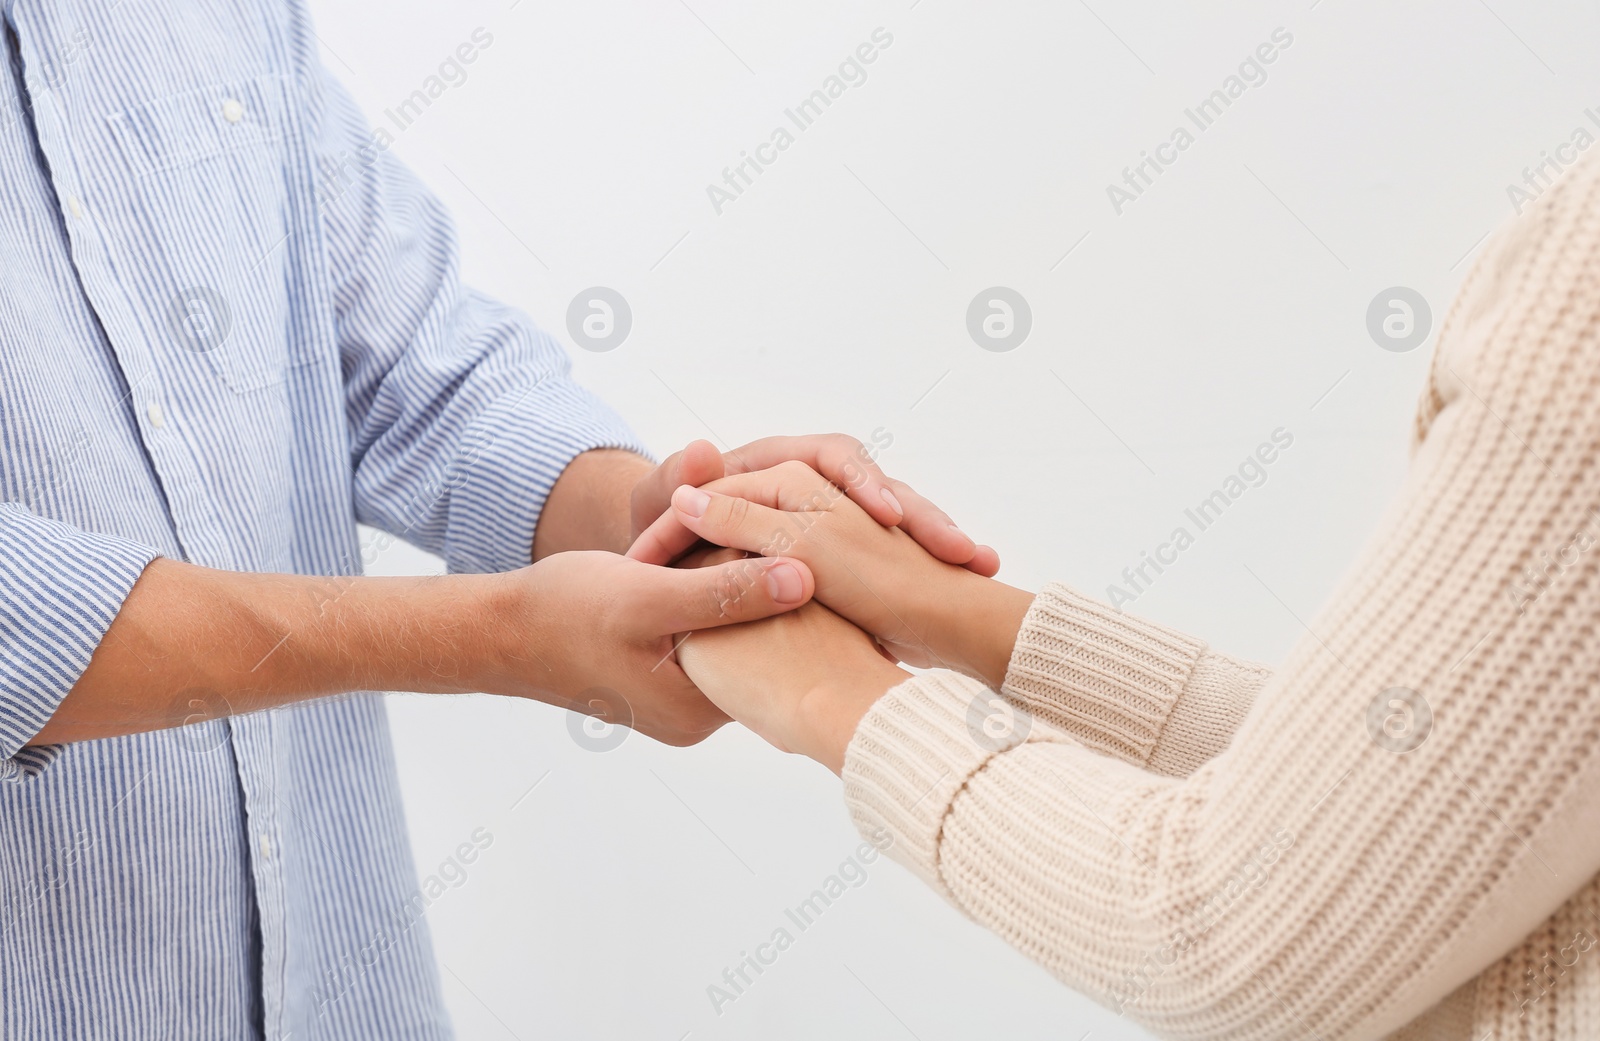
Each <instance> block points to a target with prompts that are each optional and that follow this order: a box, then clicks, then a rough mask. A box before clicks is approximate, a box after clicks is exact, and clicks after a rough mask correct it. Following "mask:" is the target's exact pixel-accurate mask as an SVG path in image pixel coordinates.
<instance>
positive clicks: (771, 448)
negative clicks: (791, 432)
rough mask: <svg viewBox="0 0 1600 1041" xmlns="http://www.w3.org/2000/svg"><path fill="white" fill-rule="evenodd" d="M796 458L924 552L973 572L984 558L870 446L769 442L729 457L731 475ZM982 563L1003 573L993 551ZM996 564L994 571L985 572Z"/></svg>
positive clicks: (822, 440) (821, 440)
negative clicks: (872, 452)
mask: <svg viewBox="0 0 1600 1041" xmlns="http://www.w3.org/2000/svg"><path fill="white" fill-rule="evenodd" d="M791 459H793V460H797V461H799V462H802V463H805V464H806V465H808V466H810V467H811V468H812V469H813V470H815V471H816V472H817V473H819V474H821V475H822V476H823V477H826V478H827V479H828V480H829V481H831V482H833V483H834V484H836V485H838V486H839V487H840V488H843V489H844V490H845V492H846V494H848V495H849V496H850V498H851V500H852V501H854V502H855V503H856V505H858V506H860V507H861V508H862V509H863V510H865V511H866V512H867V514H868V515H870V516H871V517H872V519H873V520H875V521H877V522H878V523H879V524H883V525H885V526H889V527H892V526H894V525H899V526H900V528H901V529H902V530H904V531H905V532H906V534H908V535H910V536H911V537H912V538H914V539H916V540H917V542H918V543H919V544H920V545H921V546H922V548H923V549H925V550H927V551H928V552H929V553H931V554H933V555H934V556H935V557H937V558H939V559H940V560H942V561H944V562H945V563H947V564H961V565H963V566H969V567H970V566H971V565H972V564H973V562H974V560H975V559H976V558H978V557H979V553H978V544H977V543H976V542H974V541H973V539H972V538H971V537H970V536H968V535H967V534H966V533H965V532H963V531H962V530H961V529H960V528H958V527H956V526H955V525H954V524H952V523H951V521H950V517H949V515H948V514H946V513H945V512H944V511H943V510H941V509H939V508H938V507H937V506H935V505H934V504H933V503H932V502H930V501H929V500H928V499H927V498H925V497H924V496H922V495H919V494H918V493H917V492H916V491H915V490H914V489H912V488H911V486H910V485H908V484H906V483H905V482H904V481H897V480H894V479H892V478H890V477H887V476H886V475H885V474H884V472H883V470H882V469H881V468H879V466H878V464H877V463H875V462H873V460H872V459H870V458H869V457H868V455H867V450H866V447H865V446H864V445H862V443H861V442H860V441H858V440H856V439H855V438H853V437H850V436H848V435H846V434H814V435H809V436H806V437H768V438H763V439H761V440H759V441H752V442H751V443H750V444H748V445H745V446H744V447H742V448H739V449H737V450H735V451H733V452H729V453H728V454H727V455H726V456H725V457H724V461H725V464H726V466H727V472H728V474H729V475H730V476H731V475H734V474H738V473H742V472H749V471H752V470H764V469H767V468H769V467H774V466H777V465H779V464H780V463H782V462H785V461H787V460H791ZM978 563H979V565H980V566H979V567H974V568H973V570H975V571H977V572H978V573H979V574H986V575H992V574H994V573H995V571H998V570H999V567H1000V558H999V556H998V555H997V554H995V553H994V551H993V550H990V551H989V552H988V553H987V554H983V555H982V559H981V560H978ZM991 564H992V565H993V570H986V568H987V567H988V566H989V565H991Z"/></svg>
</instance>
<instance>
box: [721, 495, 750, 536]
mask: <svg viewBox="0 0 1600 1041" xmlns="http://www.w3.org/2000/svg"><path fill="white" fill-rule="evenodd" d="M722 519H723V521H724V522H725V523H726V524H727V525H728V526H729V527H733V528H742V527H744V525H745V522H746V521H748V520H749V519H750V500H748V499H744V498H740V497H739V496H737V495H733V496H728V497H727V498H726V499H725V501H724V502H723V507H722Z"/></svg>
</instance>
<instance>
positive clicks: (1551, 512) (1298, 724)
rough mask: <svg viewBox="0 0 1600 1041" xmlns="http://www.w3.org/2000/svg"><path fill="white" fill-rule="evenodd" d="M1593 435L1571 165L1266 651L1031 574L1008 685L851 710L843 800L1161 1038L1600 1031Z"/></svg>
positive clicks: (1598, 167)
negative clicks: (1390, 476) (1377, 515)
mask: <svg viewBox="0 0 1600 1041" xmlns="http://www.w3.org/2000/svg"><path fill="white" fill-rule="evenodd" d="M1597 451H1600V159H1597V158H1596V157H1593V156H1590V157H1586V158H1585V159H1584V160H1582V161H1581V162H1580V163H1579V164H1578V165H1576V166H1574V167H1573V168H1571V170H1569V172H1568V173H1567V174H1566V175H1565V177H1564V178H1563V179H1562V180H1561V181H1560V182H1559V183H1558V184H1557V185H1556V186H1555V187H1553V188H1552V189H1550V190H1548V191H1547V192H1546V193H1545V194H1544V195H1543V196H1542V197H1541V198H1540V199H1539V201H1538V202H1537V203H1536V204H1535V205H1534V206H1533V207H1531V208H1529V209H1528V211H1527V212H1526V213H1524V214H1523V215H1522V216H1521V217H1519V218H1517V219H1516V220H1515V221H1514V222H1512V223H1511V224H1510V225H1508V226H1507V227H1506V228H1504V229H1502V230H1501V231H1500V232H1499V233H1497V234H1496V236H1495V237H1494V238H1493V239H1492V240H1491V242H1490V244H1489V246H1488V247H1487V249H1486V250H1485V252H1484V254H1483V255H1482V257H1481V258H1480V259H1479V260H1478V261H1477V262H1476V263H1475V264H1474V265H1473V267H1472V270H1471V271H1470V272H1469V274H1468V276H1467V278H1466V280H1465V282H1464V284H1463V286H1462V289H1461V292H1460V294H1459V295H1458V297H1457V299H1456V301H1455V304H1454V305H1453V306H1452V308H1451V309H1450V311H1449V313H1448V315H1447V316H1446V319H1445V321H1444V323H1443V325H1442V326H1441V329H1440V332H1439V337H1438V345H1437V348H1436V351H1435V355H1434V359H1433V365H1432V369H1431V372H1430V375H1429V380H1428V385H1427V387H1426V388H1425V390H1424V393H1423V395H1422V399H1421V405H1420V407H1419V409H1418V416H1417V425H1416V435H1415V443H1414V445H1413V458H1412V466H1411V472H1410V474H1409V475H1408V477H1407V480H1406V483H1405V486H1404V488H1403V489H1402V491H1401V493H1400V494H1399V496H1398V497H1397V499H1396V500H1395V502H1394V503H1393V504H1392V506H1391V508H1390V510H1389V511H1388V513H1387V514H1386V517H1385V520H1384V522H1383V524H1382V525H1381V526H1380V529H1379V531H1378V532H1377V533H1376V535H1375V536H1374V537H1373V538H1372V539H1371V540H1370V541H1369V543H1368V545H1367V547H1366V548H1365V549H1364V550H1363V552H1362V553H1361V555H1360V557H1359V558H1358V560H1357V561H1356V562H1355V563H1354V565H1353V566H1352V567H1351V568H1350V569H1349V570H1348V571H1347V572H1346V577H1345V578H1344V580H1343V581H1342V582H1341V583H1340V585H1339V587H1338V589H1337V590H1336V591H1335V593H1334V595H1333V597H1332V599H1331V601H1330V602H1329V603H1327V604H1326V605H1324V606H1323V608H1322V609H1321V610H1320V611H1317V612H1316V613H1314V614H1313V613H1310V612H1309V611H1305V610H1297V611H1296V613H1297V614H1298V615H1299V617H1301V618H1305V619H1307V623H1306V632H1305V634H1304V636H1303V638H1302V639H1300V640H1299V641H1298V642H1297V644H1296V645H1295V646H1294V648H1293V649H1292V650H1291V651H1290V653H1289V654H1288V656H1287V658H1286V659H1285V660H1284V661H1283V663H1282V664H1281V665H1280V666H1279V667H1278V668H1276V669H1275V670H1269V669H1267V668H1265V667H1263V666H1260V665H1256V664H1253V663H1249V662H1244V661H1240V660H1236V659H1232V658H1229V657H1226V656H1224V655H1221V654H1217V653H1215V652H1213V651H1211V650H1209V649H1208V648H1207V647H1206V645H1205V644H1204V643H1203V642H1202V641H1200V640H1197V639H1195V638H1194V637H1191V636H1187V635H1184V634H1182V633H1179V632H1176V631H1174V630H1172V629H1169V628H1167V627H1164V626H1161V625H1157V624H1155V623H1152V622H1147V621H1143V620H1140V619H1136V618H1133V617H1131V616H1128V615H1126V614H1123V613H1121V612H1119V611H1117V610H1114V609H1112V608H1110V607H1107V606H1105V605H1103V604H1100V603H1097V602H1096V601H1094V600H1092V599H1089V598H1087V597H1084V596H1081V595H1079V594H1077V593H1075V592H1073V591H1071V590H1069V589H1066V588H1064V587H1061V586H1051V587H1050V588H1048V589H1046V590H1045V591H1044V592H1043V593H1041V594H1040V595H1039V597H1038V598H1037V599H1036V601H1035V603H1034V605H1033V607H1032V609H1031V610H1030V612H1029V614H1028V616H1027V619H1026V621H1025V623H1024V625H1023V628H1022V632H1021V634H1020V636H1019V639H1018V641H1017V646H1016V650H1015V652H1014V654H1013V657H1012V660H1011V665H1010V671H1009V674H1008V676H1007V679H1006V682H1005V684H1004V687H1003V689H1002V691H1001V692H1000V694H999V695H996V694H995V693H993V692H990V691H987V690H986V689H985V688H984V687H982V685H980V684H978V683H976V682H974V681H971V680H967V679H964V678H960V677H954V676H950V675H948V674H936V675H928V676H921V677H918V678H915V679H912V680H908V681H907V682H905V683H903V684H901V685H900V686H898V687H896V688H895V689H894V690H892V691H890V692H889V693H888V694H887V695H886V696H885V697H883V698H882V699H880V700H879V702H878V703H877V704H876V705H875V706H874V707H873V708H872V710H871V711H870V712H869V713H868V714H867V716H866V717H865V718H864V719H863V720H862V721H861V724H860V727H859V728H858V730H857V732H856V734H855V737H854V740H853V741H852V742H851V745H850V748H849V750H848V753H847V756H846V762H845V768H844V780H845V794H846V799H847V801H848V803H849V806H850V809H851V812H852V815H853V816H854V818H855V819H856V821H857V822H858V824H859V825H860V826H861V827H862V828H863V829H864V830H870V829H874V828H880V827H881V828H884V829H887V830H888V831H889V832H890V833H892V834H893V836H894V842H893V845H892V847H891V849H892V850H893V855H894V856H895V857H896V858H897V859H899V860H900V861H901V862H902V863H904V864H906V865H907V866H908V867H909V868H911V869H912V870H913V871H915V872H916V873H917V874H918V875H920V876H921V877H922V878H924V879H925V880H926V881H927V882H928V883H929V884H930V885H932V886H933V887H935V888H936V889H937V890H938V891H939V892H940V893H941V894H943V895H944V896H945V897H946V898H947V899H948V900H950V901H951V902H952V903H953V904H955V905H956V906H957V907H959V908H960V909H961V910H963V911H964V912H965V913H967V914H969V915H971V916H972V917H973V918H974V919H975V920H977V921H978V922H980V923H982V924H984V925H985V926H987V927H989V928H990V929H993V930H994V931H995V932H996V933H998V934H999V935H1000V936H1002V937H1004V938H1005V939H1006V940H1008V941H1009V942H1010V943H1012V944H1013V945H1015V946H1016V947H1017V948H1018V949H1019V950H1021V951H1023V952H1024V953H1026V954H1027V955H1028V956H1029V957H1031V958H1034V959H1035V960H1037V961H1038V962H1040V963H1041V964H1043V965H1044V966H1045V967H1047V968H1048V969H1049V970H1050V971H1051V972H1053V973H1054V974H1055V975H1056V976H1057V977H1059V978H1060V979H1062V980H1063V981H1065V982H1066V983H1068V984H1070V985H1071V986H1073V987H1076V988H1078V989H1080V990H1082V991H1084V992H1085V993H1087V994H1089V995H1090V996H1092V997H1095V998H1096V999H1098V1000H1100V1001H1102V1002H1104V1003H1105V1004H1107V1005H1109V1006H1111V1007H1113V1008H1115V1009H1118V1010H1119V1011H1121V1012H1122V1013H1123V1014H1125V1015H1128V1016H1130V1017H1132V1018H1134V1019H1136V1020H1138V1021H1140V1022H1142V1023H1143V1024H1145V1025H1146V1026H1147V1027H1148V1028H1149V1029H1151V1030H1153V1031H1154V1032H1155V1033H1157V1034H1159V1035H1162V1036H1170V1037H1175V1038H1197V1039H1199V1038H1204V1039H1213V1038H1229V1039H1243V1041H1251V1039H1269V1038H1306V1037H1314V1038H1322V1039H1326V1041H1333V1039H1336V1038H1379V1037H1392V1038H1404V1039H1407V1041H1423V1039H1427V1041H1445V1039H1460V1041H1484V1039H1486V1038H1492V1039H1494V1041H1592V1039H1595V1038H1600V879H1597V872H1600V756H1597V755H1596V751H1597V748H1600V646H1597V645H1596V642H1595V629H1596V626H1597V623H1600V576H1597V567H1600V564H1597V562H1600V472H1597V470H1596V465H1595V462H1596V454H1597ZM1262 570H1263V571H1264V573H1265V577H1266V578H1267V580H1268V581H1271V573H1270V567H1264V568H1262ZM1274 606H1275V605H1274ZM1305 606H1307V607H1309V606H1310V605H1305ZM1001 697H1003V698H1004V699H1005V701H1004V703H1003V704H1009V705H1010V706H1012V707H1014V708H1015V709H1016V710H1018V711H1019V713H1020V716H1019V718H1018V719H1016V720H1014V721H1013V723H1014V725H1012V726H1010V727H1009V729H1008V730H1007V732H1006V733H1005V734H1002V735H1000V736H998V737H997V736H996V734H995V733H993V732H992V728H986V727H985V726H983V725H981V723H982V721H983V720H984V719H986V718H988V717H989V716H990V715H991V714H992V711H993V709H994V704H993V703H994V702H995V701H996V700H997V699H999V698H1001ZM975 721H978V723H979V725H975Z"/></svg>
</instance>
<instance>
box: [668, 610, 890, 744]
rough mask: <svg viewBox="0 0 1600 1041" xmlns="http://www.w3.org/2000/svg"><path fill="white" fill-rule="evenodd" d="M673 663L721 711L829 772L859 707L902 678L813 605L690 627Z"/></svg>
mask: <svg viewBox="0 0 1600 1041" xmlns="http://www.w3.org/2000/svg"><path fill="white" fill-rule="evenodd" d="M678 664H679V666H680V667H682V669H683V671H684V672H685V673H686V674H687V675H688V677H689V679H690V680H691V681H693V682H694V684H695V686H697V687H699V688H700V692H701V693H702V694H704V695H705V696H706V697H707V698H708V699H709V700H710V701H711V702H712V704H714V705H716V706H717V707H718V708H719V709H721V710H722V711H723V712H726V713H727V714H728V715H729V716H731V717H733V718H734V719H736V720H738V721H739V722H741V723H743V724H744V725H745V726H747V727H749V728H750V729H751V730H753V731H754V732H755V733H757V734H759V735H760V736H761V737H763V738H765V739H766V740H767V741H769V742H771V743H772V744H773V745H775V746H776V747H777V748H779V749H781V750H782V751H785V752H796V753H799V754H801V755H806V756H810V757H811V758H812V759H815V760H816V761H817V762H819V763H821V764H823V765H824V766H826V767H828V769H830V770H832V771H833V772H834V773H838V772H839V771H840V770H842V769H843V768H844V752H845V748H846V747H848V745H849V744H850V738H851V736H852V735H853V734H854V733H855V729H856V724H857V723H859V722H860V721H861V717H862V716H863V715H865V714H866V711H867V709H868V708H870V707H871V706H872V703H873V702H874V701H876V700H877V699H878V698H879V697H881V696H882V695H883V694H884V693H885V692H886V691H888V690H889V688H891V687H893V686H895V685H896V684H898V683H900V682H901V681H902V680H904V679H906V678H908V677H909V676H910V673H908V672H906V671H905V670H903V669H900V668H898V667H896V666H895V665H893V664H892V663H890V662H889V660H888V659H886V658H885V657H883V655H882V654H880V653H879V652H878V648H877V646H876V645H875V644H874V643H873V640H872V637H870V636H868V635H867V634H866V633H864V632H862V631H861V630H860V629H858V628H856V627H855V626H853V625H851V624H850V623H849V622H847V621H845V620H844V619H842V618H840V617H839V616H838V615H836V614H834V613H833V612H832V611H830V610H828V609H827V608H826V607H823V606H822V605H821V604H817V603H810V604H807V605H806V606H804V607H801V608H799V609H798V610H795V611H790V612H788V613H787V614H784V615H780V616H777V617H774V618H770V619H766V620H763V621H758V622H747V623H745V624H743V625H729V626H722V627H720V628H717V629H704V630H700V631H697V632H693V633H690V634H689V635H688V636H686V637H685V638H684V639H683V640H682V641H681V642H680V643H679V645H678Z"/></svg>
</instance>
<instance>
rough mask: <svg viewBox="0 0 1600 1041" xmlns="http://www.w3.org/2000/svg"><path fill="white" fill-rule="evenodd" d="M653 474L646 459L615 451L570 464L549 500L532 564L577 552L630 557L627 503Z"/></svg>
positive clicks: (596, 453) (536, 534)
mask: <svg viewBox="0 0 1600 1041" xmlns="http://www.w3.org/2000/svg"><path fill="white" fill-rule="evenodd" d="M652 469H654V467H653V464H651V462H650V461H649V460H648V459H645V458H644V457H642V456H638V455H635V454H634V453H632V452H626V451H622V450H620V449H612V448H602V449H596V450H594V451H591V452H584V453H583V454H582V455H580V456H578V457H577V458H576V459H574V460H572V462H571V463H568V464H567V468H566V469H565V470H563V471H562V472H561V476H560V477H559V478H557V479H556V483H555V486H554V487H553V488H551V489H550V497H549V498H548V499H546V500H545V505H544V512H543V513H542V514H541V515H540V517H539V526H538V529H537V530H536V531H535V532H534V536H533V559H534V560H543V559H544V558H545V557H547V556H549V555H550V554H552V553H565V552H567V551H568V550H575V549H603V550H607V551H609V552H612V553H623V552H626V551H627V549H628V545H629V544H630V543H631V542H632V541H633V531H632V527H631V522H630V519H629V499H630V497H631V496H632V494H633V489H634V486H635V485H636V484H638V483H639V480H640V479H641V478H643V477H644V476H645V475H647V474H649V473H650V471H651V470H652Z"/></svg>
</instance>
